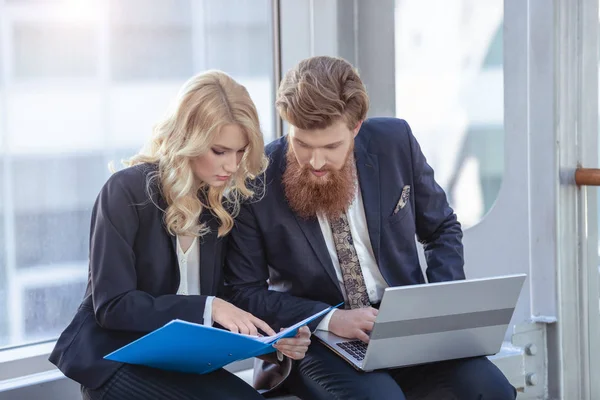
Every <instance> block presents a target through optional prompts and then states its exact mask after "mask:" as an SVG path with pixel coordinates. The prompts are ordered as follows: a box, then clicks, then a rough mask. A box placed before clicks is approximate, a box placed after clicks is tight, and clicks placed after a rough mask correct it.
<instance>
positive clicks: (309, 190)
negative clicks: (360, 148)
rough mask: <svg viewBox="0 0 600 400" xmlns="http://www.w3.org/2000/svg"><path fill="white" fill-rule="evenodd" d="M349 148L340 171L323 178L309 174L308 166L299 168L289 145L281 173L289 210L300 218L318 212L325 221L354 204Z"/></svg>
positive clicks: (352, 164) (354, 185)
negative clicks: (325, 218)
mask: <svg viewBox="0 0 600 400" xmlns="http://www.w3.org/2000/svg"><path fill="white" fill-rule="evenodd" d="M352 151H353V149H352V148H350V150H349V151H348V155H347V156H346V161H345V163H344V166H343V167H342V168H341V169H340V170H333V169H327V168H326V169H322V170H321V171H327V174H326V175H325V176H323V177H317V176H315V175H314V174H313V173H312V168H311V167H310V166H301V165H300V164H298V160H297V159H296V156H295V155H294V151H293V150H292V147H291V145H288V152H287V154H286V161H287V167H286V169H285V172H284V173H283V189H284V191H285V197H286V199H287V201H288V203H289V205H290V208H291V209H292V211H294V212H295V213H296V214H297V215H298V216H300V217H301V218H304V219H310V218H314V217H316V216H317V214H319V213H322V214H323V215H324V216H325V217H327V218H337V217H339V216H340V215H341V214H342V213H343V212H345V211H347V210H348V207H350V205H351V204H352V201H354V196H355V195H356V185H357V179H356V165H355V164H354V155H353V152H352Z"/></svg>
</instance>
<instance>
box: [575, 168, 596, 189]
mask: <svg viewBox="0 0 600 400" xmlns="http://www.w3.org/2000/svg"><path fill="white" fill-rule="evenodd" d="M575 184H577V186H600V169H598V168H577V169H576V170H575Z"/></svg>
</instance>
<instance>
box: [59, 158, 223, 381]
mask: <svg viewBox="0 0 600 400" xmlns="http://www.w3.org/2000/svg"><path fill="white" fill-rule="evenodd" d="M156 170H157V168H156V166H154V165H151V164H141V165H137V166H134V167H130V168H126V169H124V170H121V171H119V172H116V173H115V174H113V175H112V176H111V177H110V178H109V179H108V181H107V182H106V184H105V185H104V187H103V188H102V190H101V191H100V194H99V195H98V198H97V200H96V203H95V205H94V208H93V211H92V223H91V232H90V264H89V279H88V285H87V289H86V292H85V296H84V299H83V302H82V303H81V305H80V306H79V309H78V310H77V313H76V314H75V317H74V319H73V321H72V322H71V323H70V325H69V326H68V327H67V328H66V329H65V331H64V332H63V333H62V335H61V336H60V338H59V339H58V341H57V343H56V347H55V348H54V350H53V352H52V354H51V355H50V361H51V362H52V363H53V364H55V365H56V366H57V367H58V368H59V369H60V370H61V371H62V372H63V373H64V374H65V375H66V376H68V377H69V378H71V379H73V380H75V381H77V382H79V383H81V384H82V385H84V386H86V387H88V388H90V389H96V388H98V387H99V386H101V385H102V384H103V383H104V382H106V381H107V380H108V379H109V378H110V376H111V375H112V374H113V373H114V372H115V371H116V370H117V369H118V368H119V367H120V366H121V365H122V364H121V363H118V362H115V361H109V360H104V359H103V357H104V356H105V355H107V354H108V353H110V352H112V351H114V350H116V349H118V348H120V347H121V346H124V345H126V344H128V343H130V342H132V341H134V340H136V339H138V338H140V337H141V336H143V335H145V334H146V333H148V332H151V331H153V330H155V329H157V328H160V327H161V326H163V325H164V324H166V323H167V322H169V321H171V320H173V319H176V318H178V319H182V320H185V321H190V322H196V323H199V324H201V323H203V313H204V304H205V301H206V296H207V295H217V294H218V293H217V292H218V291H219V288H221V287H222V265H223V256H224V251H223V249H224V244H225V240H224V238H217V228H218V223H217V221H216V220H215V219H214V218H213V217H212V216H211V214H210V213H209V212H205V213H203V214H202V216H201V218H200V220H201V222H205V223H207V224H208V225H209V227H210V228H211V233H209V234H207V235H205V236H203V237H202V238H201V239H200V241H199V244H200V246H199V248H200V250H199V251H200V276H201V280H200V286H201V287H200V293H202V295H198V296H180V295H176V293H177V289H178V287H179V279H180V276H179V264H178V260H177V253H176V237H175V236H172V235H170V234H169V233H168V232H167V230H166V227H165V225H164V222H163V215H164V212H163V211H162V210H164V209H165V208H166V202H165V200H164V199H163V198H162V196H161V194H160V190H159V186H158V185H157V184H156V180H152V182H153V183H152V184H150V185H149V186H147V182H148V176H149V174H152V173H154V172H155V171H156ZM149 193H151V194H152V200H153V201H154V202H153V201H151V199H150V197H149ZM155 203H156V204H155ZM157 205H158V206H159V207H160V208H158V207H157Z"/></svg>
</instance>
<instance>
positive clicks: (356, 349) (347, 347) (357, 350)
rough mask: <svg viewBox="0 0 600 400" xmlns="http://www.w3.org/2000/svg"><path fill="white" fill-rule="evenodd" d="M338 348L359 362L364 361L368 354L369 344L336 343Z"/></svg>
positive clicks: (353, 342)
mask: <svg viewBox="0 0 600 400" xmlns="http://www.w3.org/2000/svg"><path fill="white" fill-rule="evenodd" d="M336 345H338V347H340V348H341V349H343V350H344V351H346V352H347V353H349V354H351V355H352V356H353V357H354V358H356V359H357V360H358V361H362V360H363V359H364V358H365V354H367V344H366V343H364V342H361V341H360V340H353V341H351V342H340V343H336Z"/></svg>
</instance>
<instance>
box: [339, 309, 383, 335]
mask: <svg viewBox="0 0 600 400" xmlns="http://www.w3.org/2000/svg"><path fill="white" fill-rule="evenodd" d="M378 312H379V311H378V310H377V309H375V308H373V307H365V308H356V309H354V310H335V311H334V313H333V314H332V315H331V319H330V320H329V331H330V332H332V333H335V334H336V335H338V336H341V337H343V338H347V339H359V340H361V341H363V342H365V343H369V332H371V331H372V330H373V324H374V323H375V317H377V313H378Z"/></svg>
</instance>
